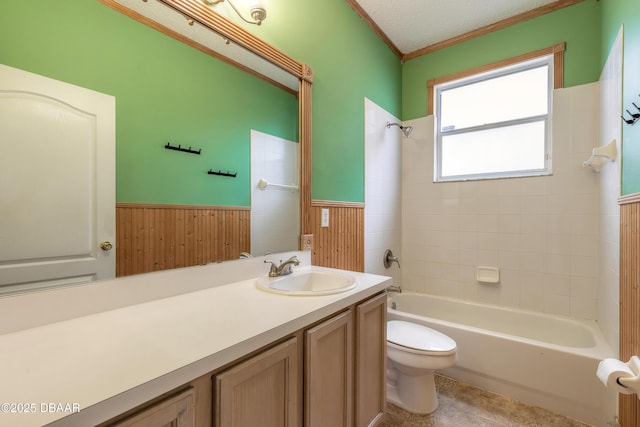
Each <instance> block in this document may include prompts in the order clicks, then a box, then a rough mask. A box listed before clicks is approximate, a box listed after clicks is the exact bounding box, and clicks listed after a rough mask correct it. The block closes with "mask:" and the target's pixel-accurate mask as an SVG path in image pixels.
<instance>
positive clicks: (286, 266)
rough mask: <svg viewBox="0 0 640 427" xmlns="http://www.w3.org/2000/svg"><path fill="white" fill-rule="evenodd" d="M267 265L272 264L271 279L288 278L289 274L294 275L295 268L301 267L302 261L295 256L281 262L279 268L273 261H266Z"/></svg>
mask: <svg viewBox="0 0 640 427" xmlns="http://www.w3.org/2000/svg"><path fill="white" fill-rule="evenodd" d="M264 262H265V264H266V263H270V264H271V269H270V270H269V277H279V276H286V275H287V274H291V273H293V266H294V265H295V266H298V265H300V260H299V259H298V257H296V256H295V255H294V256H292V257H291V258H289V259H288V260H286V261H285V262H282V261H280V262H281V264H280V265H279V266H276V263H275V262H273V261H269V260H268V259H265V260H264Z"/></svg>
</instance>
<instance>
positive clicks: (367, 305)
mask: <svg viewBox="0 0 640 427" xmlns="http://www.w3.org/2000/svg"><path fill="white" fill-rule="evenodd" d="M355 335H356V356H355V367H356V368H355V385H356V386H355V414H354V415H355V426H356V427H366V426H375V425H377V424H378V423H379V422H380V421H381V420H382V416H383V415H384V411H385V407H386V404H387V294H386V293H384V294H381V295H378V296H376V297H373V298H371V299H369V300H368V301H365V302H363V303H361V304H359V305H357V306H356V334H355Z"/></svg>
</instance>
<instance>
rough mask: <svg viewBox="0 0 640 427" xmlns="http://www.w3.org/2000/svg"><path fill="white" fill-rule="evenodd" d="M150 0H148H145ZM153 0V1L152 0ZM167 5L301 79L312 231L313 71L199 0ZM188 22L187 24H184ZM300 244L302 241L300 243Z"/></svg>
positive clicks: (304, 189)
mask: <svg viewBox="0 0 640 427" xmlns="http://www.w3.org/2000/svg"><path fill="white" fill-rule="evenodd" d="M98 1H99V2H100V3H103V4H104V5H106V6H109V7H111V8H112V9H114V10H116V11H118V12H120V13H123V14H124V15H127V16H129V17H131V18H133V19H135V20H136V21H138V22H140V23H142V24H144V25H147V26H149V27H151V28H154V29H155V30H158V31H160V32H162V33H164V34H166V35H168V36H170V37H172V38H174V39H176V40H178V41H180V42H182V43H185V44H187V45H189V46H191V47H193V48H195V49H198V50H200V51H202V52H204V53H206V54H207V55H210V56H213V57H215V58H217V59H220V60H222V61H224V62H226V63H228V64H230V65H233V66H235V67H237V68H239V69H241V70H243V71H245V72H248V73H250V74H253V75H254V76H256V77H258V78H261V79H263V80H265V81H267V82H269V83H271V84H273V85H275V86H277V87H280V88H281V89H283V90H286V91H289V92H292V90H291V89H289V88H288V87H286V86H285V85H283V84H281V83H279V82H277V81H275V80H273V79H271V78H269V77H267V76H264V75H262V74H261V73H260V72H258V71H256V70H253V69H251V68H249V67H247V66H245V65H243V64H241V63H239V62H237V61H235V60H233V59H231V58H229V57H227V56H225V55H223V54H221V53H219V52H216V51H215V50H212V49H210V48H208V47H206V46H203V45H201V44H199V43H197V42H195V41H193V40H191V39H189V38H188V37H186V36H184V35H183V34H180V33H178V32H176V31H174V30H171V29H169V28H167V27H165V26H163V25H161V24H159V23H157V22H156V21H154V20H152V19H149V18H148V17H146V16H144V15H142V14H140V13H138V12H136V11H134V10H132V9H129V8H128V7H126V6H124V5H122V4H120V3H117V2H116V1H115V0H98ZM142 1H145V2H146V1H148V0H142ZM152 1H153V0H152ZM155 1H158V2H160V3H163V4H165V5H166V6H167V7H170V8H172V9H174V10H175V11H177V12H179V13H180V14H182V15H184V17H185V20H186V22H188V23H189V24H190V23H191V22H190V21H194V22H197V23H199V24H200V25H202V26H204V27H205V28H207V29H209V30H210V31H211V32H212V33H213V34H214V35H217V36H220V37H223V38H225V39H227V40H229V42H231V43H234V44H237V45H239V46H241V47H243V48H244V49H246V50H247V51H249V52H251V53H253V54H254V55H257V56H258V57H260V58H262V59H264V60H266V61H268V62H269V63H271V64H273V65H275V66H276V67H279V68H280V69H282V70H284V71H286V72H287V73H289V74H291V75H292V76H294V77H295V78H297V79H298V82H299V85H298V92H297V97H298V135H299V136H298V139H299V141H298V143H299V153H300V154H299V155H300V159H299V161H300V172H299V173H300V182H299V195H300V230H299V231H300V235H304V234H310V233H311V232H312V231H311V230H312V229H311V136H312V133H311V105H312V104H311V99H312V98H311V95H312V84H313V70H312V69H311V67H309V66H308V65H306V64H304V63H301V62H298V61H296V60H295V59H293V58H291V57H289V56H288V55H286V54H285V53H283V52H281V51H280V50H278V49H276V48H275V47H273V46H272V45H270V44H268V43H266V42H265V41H264V40H262V39H260V38H259V37H256V36H255V35H254V34H252V33H250V32H249V31H247V30H245V29H244V28H242V27H241V26H239V25H237V24H236V23H234V22H232V21H230V20H228V19H227V18H225V17H224V16H222V15H220V14H218V13H217V12H215V11H213V10H212V9H211V8H209V7H208V6H206V5H205V4H204V3H202V2H201V1H200V0H155ZM185 25H188V24H187V23H185ZM299 245H300V243H299Z"/></svg>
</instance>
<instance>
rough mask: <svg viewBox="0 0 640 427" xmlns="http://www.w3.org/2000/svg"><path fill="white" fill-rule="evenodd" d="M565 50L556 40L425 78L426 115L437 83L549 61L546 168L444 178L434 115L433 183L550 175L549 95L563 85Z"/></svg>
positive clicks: (477, 78) (493, 74)
mask: <svg viewBox="0 0 640 427" xmlns="http://www.w3.org/2000/svg"><path fill="white" fill-rule="evenodd" d="M564 51H565V43H564V42H560V43H556V44H554V45H553V46H550V47H548V48H544V49H539V50H536V51H533V52H528V53H525V54H522V55H519V56H516V57H512V58H508V59H504V60H501V61H497V62H494V63H491V64H486V65H482V66H479V67H475V68H472V69H469V70H465V71H462V72H458V73H454V74H451V75H448V76H444V77H439V78H436V79H432V80H428V81H427V93H428V114H429V115H433V114H434V104H435V102H434V99H435V96H434V95H435V93H434V92H435V87H436V86H443V87H444V86H445V84H450V85H447V87H451V86H453V84H454V83H455V82H456V81H463V82H465V84H469V83H470V82H471V81H472V80H474V79H475V81H480V80H486V79H489V78H493V77H496V76H498V75H500V74H501V71H502V72H503V74H502V75H504V74H505V73H504V72H505V71H506V74H510V73H513V72H514V70H517V71H520V70H524V69H526V68H525V67H526V66H527V65H529V67H528V68H533V67H532V66H531V64H535V66H539V64H540V62H539V61H542V62H547V61H548V64H549V70H550V76H549V85H550V88H549V91H550V96H549V107H548V114H547V119H546V120H547V121H546V129H545V159H544V161H545V170H544V171H541V170H539V169H537V170H536V171H529V170H527V171H522V173H519V172H517V171H516V172H498V173H495V174H494V173H491V174H470V175H459V176H455V177H446V178H443V177H442V176H440V175H441V173H440V166H441V160H440V151H441V150H440V149H439V146H440V143H441V140H440V126H439V123H438V118H437V117H436V123H434V182H451V181H466V180H481V179H495V178H508V177H517V176H540V175H548V174H551V167H552V165H551V129H550V128H551V126H550V124H551V116H552V109H551V105H552V95H553V89H558V88H562V87H563V85H564V82H563V80H564Z"/></svg>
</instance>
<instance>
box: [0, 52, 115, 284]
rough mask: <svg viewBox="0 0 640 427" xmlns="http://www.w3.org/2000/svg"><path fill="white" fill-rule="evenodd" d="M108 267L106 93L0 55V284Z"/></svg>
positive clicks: (78, 278) (111, 189)
mask: <svg viewBox="0 0 640 427" xmlns="http://www.w3.org/2000/svg"><path fill="white" fill-rule="evenodd" d="M102 242H109V243H110V244H111V246H112V247H113V249H109V244H106V243H105V244H104V245H102V246H104V249H101V243H102ZM114 275H115V98H114V97H112V96H109V95H105V94H101V93H97V92H94V91H91V90H88V89H84V88H81V87H77V86H73V85H70V84H67V83H63V82H60V81H57V80H53V79H49V78H46V77H43V76H39V75H36V74H32V73H28V72H25V71H22V70H18V69H15V68H11V67H7V66H5V65H2V64H0V293H3V292H9V291H16V290H28V289H33V288H42V287H48V286H57V285H67V284H72V283H79V282H86V281H91V280H97V279H105V278H111V277H114Z"/></svg>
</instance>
